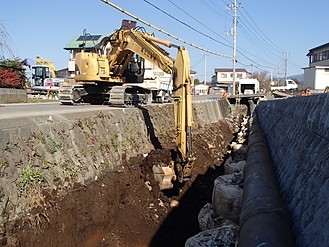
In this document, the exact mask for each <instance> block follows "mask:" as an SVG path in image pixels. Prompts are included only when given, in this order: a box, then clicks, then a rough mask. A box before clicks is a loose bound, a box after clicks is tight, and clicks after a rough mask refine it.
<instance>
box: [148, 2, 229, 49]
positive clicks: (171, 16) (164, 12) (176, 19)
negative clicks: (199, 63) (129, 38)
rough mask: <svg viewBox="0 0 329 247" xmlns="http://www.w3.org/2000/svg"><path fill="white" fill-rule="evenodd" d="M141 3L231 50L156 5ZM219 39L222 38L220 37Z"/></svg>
mask: <svg viewBox="0 0 329 247" xmlns="http://www.w3.org/2000/svg"><path fill="white" fill-rule="evenodd" d="M143 1H144V2H146V3H147V4H149V5H151V6H152V7H154V8H155V9H157V10H159V11H160V12H162V13H163V14H165V15H167V16H169V17H170V18H172V19H174V20H175V21H177V22H179V23H181V24H182V25H184V26H186V27H188V28H190V29H192V30H193V31H195V32H197V33H198V34H201V35H202V36H205V37H207V38H208V39H211V40H212V41H215V42H216V43H219V44H221V45H224V46H227V47H229V48H232V47H231V46H229V45H227V44H224V43H223V42H220V41H218V40H216V39H214V38H212V37H211V36H209V35H207V34H205V33H203V32H201V31H199V30H197V29H196V28H194V27H192V26H191V25H188V24H187V23H185V22H183V21H181V20H179V19H178V18H176V17H174V16H173V15H171V14H168V13H167V12H166V11H164V10H162V9H160V8H159V7H157V6H156V5H154V4H152V3H151V2H149V1H147V0H143ZM219 37H221V36H219ZM221 38H222V37H221Z"/></svg>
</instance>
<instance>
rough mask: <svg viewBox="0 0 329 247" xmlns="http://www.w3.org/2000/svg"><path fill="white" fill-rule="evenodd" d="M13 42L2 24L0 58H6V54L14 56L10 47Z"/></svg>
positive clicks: (0, 25)
mask: <svg viewBox="0 0 329 247" xmlns="http://www.w3.org/2000/svg"><path fill="white" fill-rule="evenodd" d="M10 40H11V38H10V35H9V33H8V32H7V30H6V27H5V26H4V25H3V24H2V23H1V22H0V57H4V56H5V54H8V55H10V56H12V57H13V56H14V53H13V51H12V49H11V47H10V45H9V41H10Z"/></svg>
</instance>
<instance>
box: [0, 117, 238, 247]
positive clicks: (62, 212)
mask: <svg viewBox="0 0 329 247" xmlns="http://www.w3.org/2000/svg"><path fill="white" fill-rule="evenodd" d="M194 131H195V134H194V135H193V145H194V147H193V150H194V152H195V157H197V160H196V162H195V167H194V170H193V177H192V179H191V180H190V181H189V182H187V183H186V184H185V185H184V186H182V187H180V188H178V189H177V191H173V192H170V193H164V192H161V191H160V190H159V188H158V186H157V184H156V182H155V181H154V179H153V176H152V175H151V174H152V173H151V169H152V165H153V164H155V163H157V162H164V163H168V162H169V161H170V160H171V149H170V147H173V145H172V138H171V137H163V138H159V139H161V140H165V141H162V143H161V146H162V147H163V148H162V149H158V150H153V151H152V152H150V153H149V154H148V155H147V156H146V157H144V156H142V155H141V156H138V157H134V158H132V159H130V161H129V162H128V163H126V164H124V167H123V169H122V170H121V171H120V172H111V173H107V174H104V176H102V177H99V178H98V177H95V178H94V180H93V181H90V182H89V183H88V184H86V185H80V184H76V185H75V186H74V188H73V189H72V190H71V191H69V192H68V194H67V195H66V196H65V197H63V198H61V199H59V196H58V195H57V193H56V192H51V193H48V192H44V195H45V196H46V199H45V202H44V204H42V205H40V206H39V207H37V208H36V209H35V210H34V211H33V212H32V213H31V214H30V215H28V216H27V217H25V218H24V219H21V220H19V221H16V222H11V223H8V224H6V225H5V231H4V232H3V233H2V235H3V237H2V245H3V246H47V247H49V246H70V247H71V246H82V247H89V246H101V247H102V246H183V245H184V243H185V241H186V239H188V238H189V237H191V236H192V235H194V234H196V233H198V232H199V227H198V221H197V215H198V213H199V211H200V209H201V208H202V207H203V206H204V205H205V204H206V203H207V202H211V193H212V187H213V181H214V179H215V178H216V177H217V176H218V175H220V174H222V173H223V168H222V166H220V164H222V162H223V160H224V155H225V153H226V151H227V146H228V143H229V142H230V141H231V140H232V131H231V128H230V126H229V125H228V123H227V122H225V121H223V122H218V123H216V124H212V125H209V126H206V127H205V128H201V129H197V130H194ZM178 192H179V193H178ZM172 200H176V201H178V202H179V205H178V206H177V207H175V208H171V207H170V203H171V201H172Z"/></svg>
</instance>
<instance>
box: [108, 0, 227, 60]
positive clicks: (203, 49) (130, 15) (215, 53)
mask: <svg viewBox="0 0 329 247" xmlns="http://www.w3.org/2000/svg"><path fill="white" fill-rule="evenodd" d="M101 1H102V2H103V3H105V4H107V5H109V6H111V7H113V8H114V9H116V10H118V11H120V12H122V13H123V14H125V15H128V16H129V17H131V18H133V19H135V20H137V21H139V22H141V23H143V24H144V25H147V26H149V27H151V28H153V29H155V30H157V31H158V32H161V33H163V34H165V35H167V36H169V37H171V38H173V39H175V40H178V41H180V42H182V43H184V44H186V45H189V46H191V47H194V48H196V49H198V50H201V51H204V52H207V53H210V54H213V55H215V56H219V57H225V58H229V59H232V57H231V56H228V55H224V54H221V53H218V52H214V51H211V50H208V49H205V48H203V47H201V46H198V45H195V44H193V43H191V42H188V41H186V40H183V39H181V38H179V37H177V36H175V35H173V34H171V33H169V32H167V31H165V30H163V29H161V28H158V27H156V26H154V25H152V24H150V23H148V22H146V21H144V20H142V19H141V18H139V17H137V16H135V15H133V14H131V13H129V12H127V11H125V10H124V9H122V8H120V7H119V6H117V5H115V4H113V3H112V2H110V1H108V0H101Z"/></svg>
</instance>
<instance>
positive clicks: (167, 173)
mask: <svg viewBox="0 0 329 247" xmlns="http://www.w3.org/2000/svg"><path fill="white" fill-rule="evenodd" d="M173 167H174V166H173V164H170V165H169V166H168V165H166V164H159V165H154V166H153V168H152V170H153V174H154V178H155V180H156V181H158V182H159V186H160V190H166V189H171V188H172V187H173V180H176V175H175V171H174V168H173Z"/></svg>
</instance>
